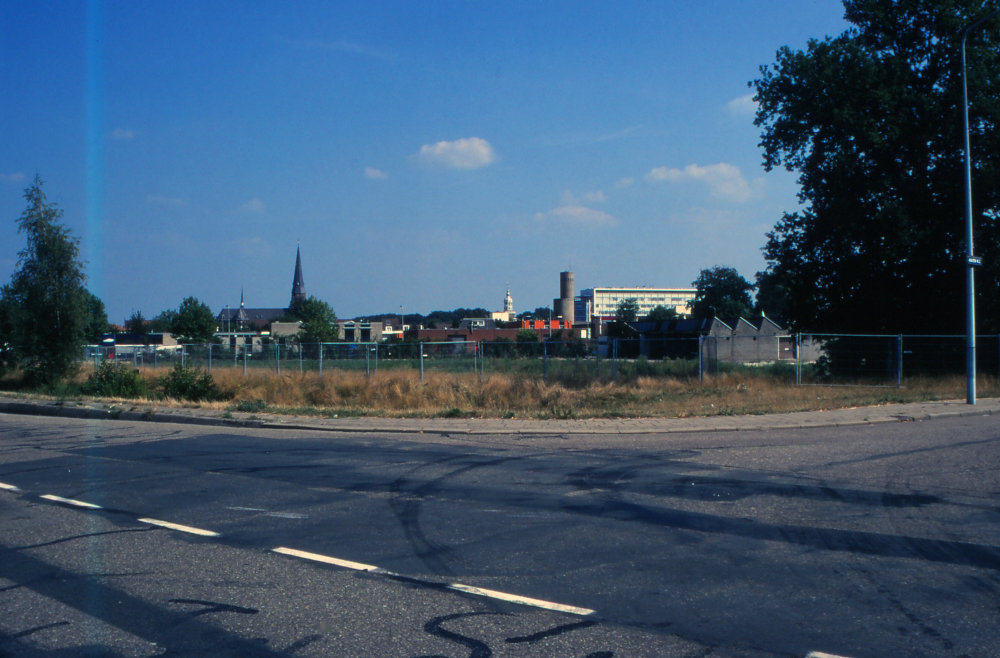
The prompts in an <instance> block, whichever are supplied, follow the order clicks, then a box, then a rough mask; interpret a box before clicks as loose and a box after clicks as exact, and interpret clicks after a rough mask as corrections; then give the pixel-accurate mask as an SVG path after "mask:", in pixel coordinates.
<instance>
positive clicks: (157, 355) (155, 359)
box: [153, 345, 160, 370]
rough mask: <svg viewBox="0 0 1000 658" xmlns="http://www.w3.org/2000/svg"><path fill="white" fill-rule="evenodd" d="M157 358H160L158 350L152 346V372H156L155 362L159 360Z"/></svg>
mask: <svg viewBox="0 0 1000 658" xmlns="http://www.w3.org/2000/svg"><path fill="white" fill-rule="evenodd" d="M159 358H160V350H158V349H156V346H155V345H154V346H153V370H156V366H157V361H158V360H159Z"/></svg>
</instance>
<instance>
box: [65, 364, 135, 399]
mask: <svg viewBox="0 0 1000 658" xmlns="http://www.w3.org/2000/svg"><path fill="white" fill-rule="evenodd" d="M80 392H81V393H83V394H84V395H97V396H102V397H112V398H145V397H149V387H148V386H147V385H146V380H145V379H144V378H143V377H142V375H140V374H139V371H138V370H136V369H135V368H133V367H132V365H131V364H126V363H115V362H114V361H112V360H110V359H109V360H106V361H101V362H100V363H98V364H97V367H96V368H95V369H94V373H93V374H92V375H90V377H88V378H87V381H85V382H83V384H81V385H80Z"/></svg>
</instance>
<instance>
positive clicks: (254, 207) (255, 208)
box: [237, 197, 264, 215]
mask: <svg viewBox="0 0 1000 658" xmlns="http://www.w3.org/2000/svg"><path fill="white" fill-rule="evenodd" d="M237 210H239V211H241V212H252V213H255V214H258V215H260V214H263V212H264V202H263V201H261V200H260V199H258V198H257V197H254V198H252V199H250V200H249V201H247V202H246V203H244V204H243V205H242V206H240V207H239V208H237Z"/></svg>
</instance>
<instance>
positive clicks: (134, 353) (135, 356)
mask: <svg viewBox="0 0 1000 658" xmlns="http://www.w3.org/2000/svg"><path fill="white" fill-rule="evenodd" d="M132 367H133V368H135V369H136V370H138V369H139V348H138V347H133V348H132Z"/></svg>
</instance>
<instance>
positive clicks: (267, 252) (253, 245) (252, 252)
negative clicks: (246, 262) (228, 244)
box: [236, 236, 274, 258]
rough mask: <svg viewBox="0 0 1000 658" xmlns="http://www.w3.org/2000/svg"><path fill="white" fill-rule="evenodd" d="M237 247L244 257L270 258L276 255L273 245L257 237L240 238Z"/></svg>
mask: <svg viewBox="0 0 1000 658" xmlns="http://www.w3.org/2000/svg"><path fill="white" fill-rule="evenodd" d="M236 245H237V247H238V248H239V250H240V253H241V254H243V255H244V256H249V257H255V258H256V257H270V256H271V255H273V253H274V250H273V249H272V248H271V245H270V244H268V243H267V242H265V241H264V240H263V239H261V238H259V237H257V236H252V237H244V238H240V239H238V240H237V241H236Z"/></svg>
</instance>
